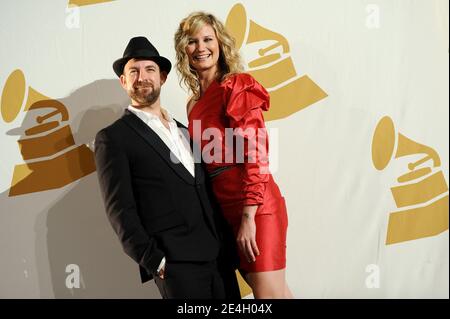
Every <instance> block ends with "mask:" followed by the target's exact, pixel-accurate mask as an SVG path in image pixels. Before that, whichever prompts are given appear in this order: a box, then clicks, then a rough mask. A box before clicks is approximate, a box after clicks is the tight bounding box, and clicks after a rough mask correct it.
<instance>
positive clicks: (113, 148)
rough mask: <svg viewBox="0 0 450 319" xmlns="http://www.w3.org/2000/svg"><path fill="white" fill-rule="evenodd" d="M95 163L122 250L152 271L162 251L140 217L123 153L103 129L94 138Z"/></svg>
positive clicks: (156, 265) (151, 272) (157, 264)
mask: <svg viewBox="0 0 450 319" xmlns="http://www.w3.org/2000/svg"><path fill="white" fill-rule="evenodd" d="M95 162H96V166H97V176H98V180H99V184H100V189H101V192H102V195H103V200H104V203H105V209H106V214H107V216H108V219H109V221H110V223H111V225H112V227H113V229H114V231H115V233H116V234H117V236H118V237H119V240H120V242H121V244H122V247H123V250H124V251H125V253H126V254H127V255H128V256H130V257H131V258H132V259H133V260H134V261H136V262H137V263H138V264H139V265H141V266H142V267H143V268H144V269H145V270H146V271H147V272H148V274H149V275H150V274H153V273H155V272H156V269H157V268H158V266H159V264H160V262H161V260H162V258H163V257H164V253H163V252H162V251H161V250H159V249H158V247H157V244H156V240H155V239H154V238H152V237H151V236H149V235H148V233H147V232H146V230H145V229H144V227H143V225H142V223H141V220H140V218H139V215H138V212H137V210H136V203H135V200H134V196H133V190H132V183H131V176H130V169H129V162H128V158H127V156H126V153H125V152H124V150H123V149H121V148H120V147H119V146H118V145H117V143H115V142H114V141H113V139H111V138H110V137H109V136H108V134H107V131H106V130H102V131H100V132H99V133H98V134H97V136H96V138H95Z"/></svg>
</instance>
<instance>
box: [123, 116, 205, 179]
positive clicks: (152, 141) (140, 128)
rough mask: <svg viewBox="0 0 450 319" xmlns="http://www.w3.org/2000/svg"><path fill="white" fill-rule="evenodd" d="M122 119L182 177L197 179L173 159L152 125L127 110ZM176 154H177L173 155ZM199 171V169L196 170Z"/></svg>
mask: <svg viewBox="0 0 450 319" xmlns="http://www.w3.org/2000/svg"><path fill="white" fill-rule="evenodd" d="M122 120H123V121H124V122H125V123H126V124H127V125H128V126H129V127H130V128H131V129H133V130H134V131H135V132H136V133H137V134H139V135H140V136H141V137H142V138H143V139H144V140H145V141H146V142H147V143H148V144H149V145H150V146H151V147H152V148H153V149H154V150H155V151H156V152H157V153H158V154H159V155H160V156H161V158H162V159H164V160H165V161H166V163H167V164H168V165H169V166H170V167H171V168H172V169H173V170H174V171H175V173H177V174H178V175H179V176H180V177H181V178H182V179H184V180H185V181H186V182H187V183H189V184H192V185H193V184H194V183H195V179H194V177H193V176H192V175H191V173H189V171H188V170H187V169H186V168H185V167H184V165H183V164H182V163H181V162H179V163H174V162H173V161H172V160H171V151H170V149H169V148H168V147H167V145H166V144H165V143H164V142H163V141H162V140H161V138H160V137H159V136H158V134H156V133H155V132H154V131H153V130H152V129H151V128H150V127H148V126H147V125H146V124H145V123H144V122H143V121H142V120H141V119H140V118H138V117H137V116H136V115H135V114H133V113H132V112H130V111H128V110H125V114H124V115H123V116H122ZM172 156H175V155H172ZM196 173H197V170H196Z"/></svg>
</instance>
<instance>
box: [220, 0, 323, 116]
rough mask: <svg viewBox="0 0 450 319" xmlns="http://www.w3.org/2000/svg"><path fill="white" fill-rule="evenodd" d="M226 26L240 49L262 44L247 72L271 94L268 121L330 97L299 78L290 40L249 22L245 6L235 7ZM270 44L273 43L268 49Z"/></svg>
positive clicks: (308, 80)
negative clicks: (292, 56)
mask: <svg viewBox="0 0 450 319" xmlns="http://www.w3.org/2000/svg"><path fill="white" fill-rule="evenodd" d="M225 24H226V27H227V29H228V30H229V32H230V33H231V35H232V36H233V37H234V38H235V40H236V46H237V47H238V48H239V49H241V48H243V46H244V45H253V44H256V45H258V44H260V46H259V47H260V49H259V50H258V57H257V58H255V59H254V60H251V61H250V62H249V63H248V69H247V72H248V73H250V74H251V75H252V76H253V77H254V78H255V79H256V80H258V82H260V83H261V84H262V85H263V86H264V87H265V88H266V89H267V91H268V92H269V94H270V104H271V108H270V110H269V111H268V112H267V113H266V114H265V115H264V116H265V118H266V120H276V119H281V118H285V117H287V116H289V115H291V114H293V113H295V112H298V111H300V110H301V109H304V108H306V107H307V106H309V105H311V104H313V103H315V102H317V101H319V100H321V99H323V98H325V97H327V94H326V93H325V92H324V91H323V90H322V89H321V88H320V87H319V86H317V85H316V84H315V83H314V82H313V81H312V80H311V79H310V78H309V77H308V76H307V75H304V76H301V77H300V76H298V75H297V72H296V71H295V67H294V63H293V62H292V58H291V55H290V49H289V43H288V42H287V40H286V39H285V38H284V37H283V36H282V35H280V34H278V33H276V32H273V31H270V30H268V29H266V28H264V27H262V26H260V25H258V24H257V23H255V22H253V21H252V20H248V19H247V14H246V12H245V8H244V6H243V5H242V4H240V3H238V4H236V5H234V7H233V8H232V9H231V11H230V13H229V14H228V17H227V20H226V23H225ZM268 41H270V42H272V43H271V44H269V45H267V46H265V45H266V44H267V42H268Z"/></svg>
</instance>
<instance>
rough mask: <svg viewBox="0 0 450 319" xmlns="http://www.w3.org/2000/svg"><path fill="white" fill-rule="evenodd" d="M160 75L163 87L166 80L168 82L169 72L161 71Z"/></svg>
mask: <svg viewBox="0 0 450 319" xmlns="http://www.w3.org/2000/svg"><path fill="white" fill-rule="evenodd" d="M159 74H160V77H161V85H163V84H164V83H166V80H167V72H166V71H161V72H160V73H159Z"/></svg>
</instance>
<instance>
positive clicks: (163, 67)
mask: <svg viewBox="0 0 450 319" xmlns="http://www.w3.org/2000/svg"><path fill="white" fill-rule="evenodd" d="M131 59H143V60H151V61H154V62H155V63H156V64H158V66H159V69H160V71H165V72H167V74H169V72H170V70H171V69H172V63H170V61H169V60H168V59H166V58H165V57H163V56H133V57H126V58H120V59H118V60H116V61H115V62H114V63H113V70H114V73H116V75H117V76H118V77H120V76H121V75H122V74H123V68H124V67H125V64H127V62H128V61H129V60H131Z"/></svg>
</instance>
